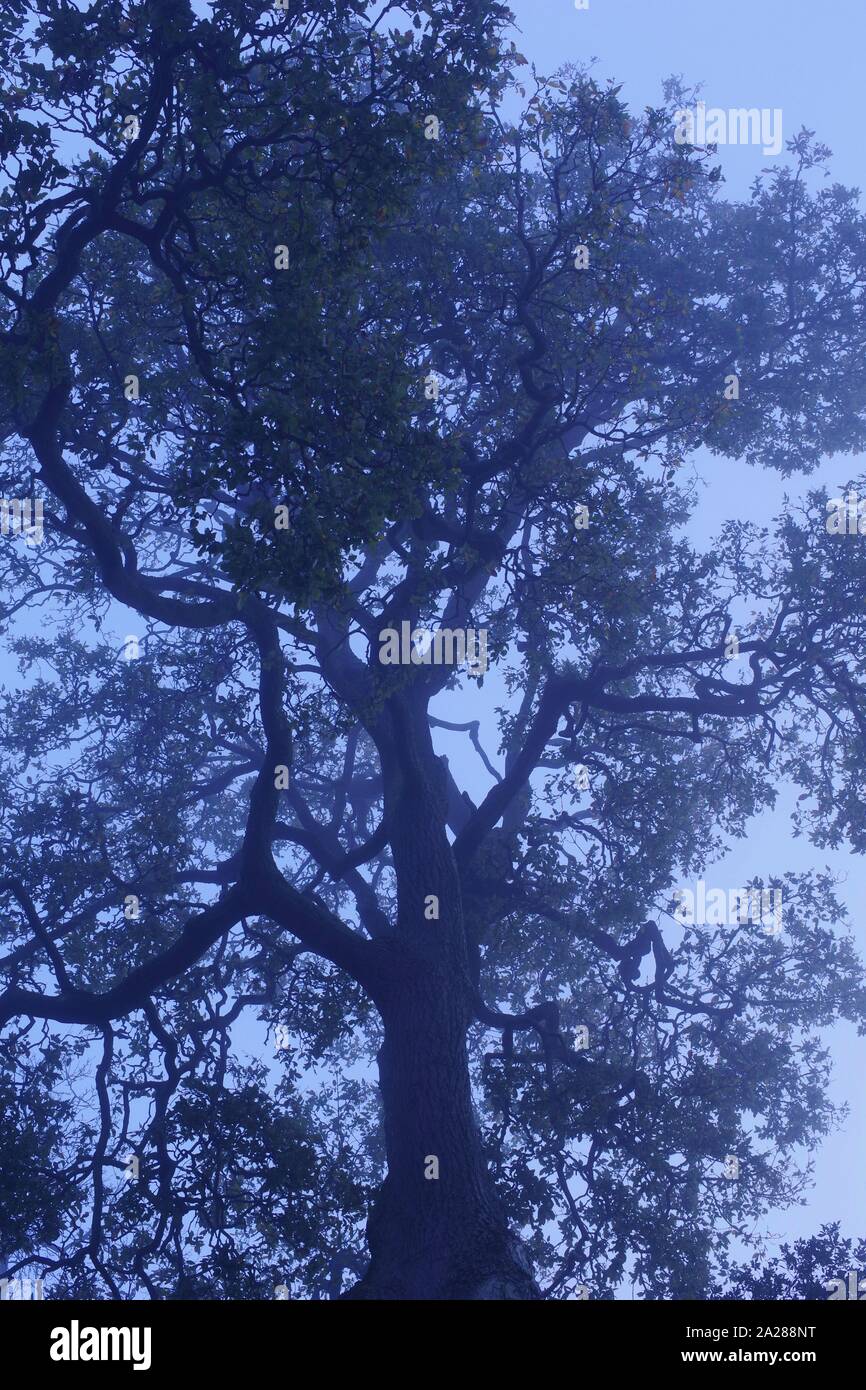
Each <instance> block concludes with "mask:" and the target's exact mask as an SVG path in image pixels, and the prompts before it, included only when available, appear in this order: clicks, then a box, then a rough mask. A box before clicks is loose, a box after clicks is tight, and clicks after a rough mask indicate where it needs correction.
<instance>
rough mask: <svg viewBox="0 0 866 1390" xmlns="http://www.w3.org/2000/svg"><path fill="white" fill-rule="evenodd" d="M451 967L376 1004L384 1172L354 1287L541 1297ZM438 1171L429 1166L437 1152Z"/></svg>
mask: <svg viewBox="0 0 866 1390" xmlns="http://www.w3.org/2000/svg"><path fill="white" fill-rule="evenodd" d="M453 983H454V982H453V981H449V980H448V978H447V976H446V977H443V976H438V977H437V976H432V977H431V975H430V973H429V972H427V973H425V974H422V973H421V972H414V971H413V972H407V973H406V975H404V976H403V977H402V979H400V980H399V981H398V982H397V983H396V985H395V988H394V990H393V997H391V998H390V999H386V1000H385V1001H383V1003H382V1005H380V1007H381V1009H382V1012H383V1017H384V1023H385V1039H384V1042H383V1045H382V1048H381V1050H380V1052H379V1078H380V1082H379V1084H380V1088H381V1094H382V1102H383V1106H384V1115H385V1138H386V1146H387V1155H388V1175H387V1178H386V1180H385V1183H384V1185H383V1187H382V1189H381V1191H380V1193H379V1195H378V1198H377V1200H376V1204H375V1207H374V1209H373V1212H372V1214H371V1216H370V1221H369V1223H368V1230H367V1235H368V1242H369V1246H370V1253H371V1257H372V1258H371V1263H370V1267H369V1269H368V1271H367V1273H366V1275H365V1276H364V1278H363V1279H362V1280H361V1281H360V1283H359V1284H358V1285H356V1286H355V1288H354V1289H353V1290H352V1291H351V1293H350V1294H349V1295H348V1296H349V1297H350V1298H374V1299H434V1300H436V1299H536V1298H539V1297H540V1294H539V1290H538V1288H537V1286H536V1284H535V1282H534V1280H533V1278H532V1274H531V1269H530V1266H529V1262H528V1260H527V1259H526V1256H525V1255H524V1253H523V1251H522V1249H521V1246H520V1242H519V1241H518V1240H516V1239H515V1238H514V1237H513V1236H512V1235H511V1234H510V1233H509V1231H508V1227H507V1223H506V1220H505V1215H504V1211H503V1210H502V1208H501V1206H500V1203H499V1201H498V1198H497V1196H496V1192H495V1190H494V1186H493V1181H492V1179H491V1177H490V1174H489V1171H488V1169H487V1165H486V1163H485V1160H484V1155H483V1152H482V1149H481V1143H480V1137H479V1133H478V1126H477V1124H476V1121H475V1116H474V1113H473V1106H472V1099H471V1094H470V1085H469V1071H468V1066H467V1059H466V1042H465V1037H466V1027H467V1024H468V1021H469V1014H468V1005H467V1001H466V999H465V998H463V997H462V995H463V992H462V991H459V990H455V989H454V988H453ZM433 1158H435V1159H437V1160H438V1169H439V1176H438V1178H432V1177H426V1176H425V1169H427V1170H428V1171H429V1169H430V1167H431V1164H430V1160H431V1159H433Z"/></svg>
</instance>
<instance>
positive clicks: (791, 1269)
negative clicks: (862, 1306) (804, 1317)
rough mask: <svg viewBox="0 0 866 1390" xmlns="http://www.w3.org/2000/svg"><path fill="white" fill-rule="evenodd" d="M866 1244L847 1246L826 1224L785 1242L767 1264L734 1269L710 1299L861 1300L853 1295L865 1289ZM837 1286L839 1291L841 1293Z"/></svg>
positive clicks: (757, 1262)
mask: <svg viewBox="0 0 866 1390" xmlns="http://www.w3.org/2000/svg"><path fill="white" fill-rule="evenodd" d="M864 1266H866V1242H864V1241H862V1240H860V1241H857V1242H855V1241H853V1240H846V1239H845V1237H844V1236H841V1235H840V1234H839V1222H838V1221H833V1222H827V1223H825V1225H823V1226H822V1227H821V1229H820V1230H819V1231H818V1234H817V1235H814V1236H809V1237H808V1239H804V1238H801V1239H800V1240H795V1241H794V1242H793V1243H792V1244H788V1243H787V1242H783V1243H782V1245H781V1246H780V1250H779V1254H778V1255H773V1256H771V1258H770V1259H765V1260H764V1261H763V1263H762V1261H761V1258H760V1257H759V1256H758V1255H755V1256H754V1257H753V1258H752V1259H751V1260H750V1261H749V1262H748V1264H739V1265H735V1266H734V1267H733V1268H732V1269H731V1270H730V1271H729V1273H728V1279H727V1282H726V1284H725V1285H724V1286H722V1287H719V1288H716V1289H714V1290H713V1297H714V1298H726V1299H752V1298H754V1299H763V1300H764V1301H770V1302H774V1303H778V1302H782V1301H786V1300H809V1301H812V1302H815V1301H818V1300H822V1299H827V1298H831V1299H834V1298H835V1299H836V1300H839V1299H840V1298H841V1299H846V1298H849V1297H851V1296H852V1290H855V1291H854V1293H853V1297H855V1298H862V1294H858V1293H857V1292H856V1289H859V1288H860V1287H862V1285H863V1283H864ZM840 1285H841V1287H840Z"/></svg>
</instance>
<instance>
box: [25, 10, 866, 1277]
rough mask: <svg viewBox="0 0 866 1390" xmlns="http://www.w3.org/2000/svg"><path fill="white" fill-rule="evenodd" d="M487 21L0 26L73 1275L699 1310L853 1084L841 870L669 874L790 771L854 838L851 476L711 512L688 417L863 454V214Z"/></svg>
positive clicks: (45, 912)
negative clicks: (838, 483)
mask: <svg viewBox="0 0 866 1390" xmlns="http://www.w3.org/2000/svg"><path fill="white" fill-rule="evenodd" d="M508 18H509V16H508V13H507V10H506V9H505V8H504V7H503V6H500V5H497V4H491V3H488V0H484V2H483V3H482V2H481V0H403V4H402V5H401V6H400V7H399V9H398V8H397V7H395V6H391V5H386V6H384V7H383V13H382V15H381V16H378V17H377V16H375V15H372V14H371V13H370V10H369V7H368V6H367V5H366V4H365V3H362V0H287V2H286V5H285V6H283V7H281V8H276V7H273V8H260V7H258V6H254V5H252V4H250V3H246V0H217V3H213V4H209V5H207V6H204V5H198V6H191V5H190V4H188V3H187V0H145V2H144V3H139V4H137V5H121V4H119V3H117V0H110V2H109V3H102V2H101V0H97V3H95V4H93V5H91V6H90V8H88V9H87V10H86V11H85V10H79V9H77V8H76V7H74V6H73V5H71V4H69V3H66V2H65V0H63V2H60V0H35V3H23V0H10V3H9V4H7V6H6V10H5V20H4V28H3V32H2V38H0V43H2V49H3V58H4V62H3V68H4V71H5V72H6V73H7V80H6V82H5V84H4V87H3V90H2V92H0V103H2V104H0V156H2V160H3V177H2V185H0V261H2V285H0V357H2V370H0V425H2V436H3V441H4V442H3V449H2V454H0V491H2V494H3V497H4V499H7V500H8V499H17V500H18V501H19V502H21V503H22V507H23V504H24V503H25V501H27V500H28V499H30V501H29V502H28V505H30V504H31V503H33V504H34V505H35V502H36V501H39V502H40V503H41V504H42V507H43V513H42V515H43V522H42V528H43V532H44V534H42V535H41V536H39V537H37V536H36V534H35V533H34V528H33V527H32V526H31V529H30V531H25V532H22V534H19V535H15V534H12V528H11V525H10V528H8V529H9V530H10V534H4V536H3V537H2V540H0V575H2V592H3V595H4V598H3V608H2V631H3V638H4V643H5V647H6V651H7V653H8V655H9V658H10V663H11V665H10V669H9V671H8V672H7V675H6V678H5V682H4V685H3V688H2V690H0V760H2V794H0V807H2V815H0V855H2V859H0V895H2V896H0V903H2V906H3V909H4V910H3V920H2V932H3V940H4V945H3V955H2V959H0V970H2V974H3V983H2V992H0V1023H2V1025H3V1026H4V1030H5V1031H4V1040H3V1044H2V1052H0V1096H2V1104H3V1110H4V1116H5V1119H4V1126H3V1129H2V1133H0V1171H2V1173H3V1189H4V1190H3V1195H2V1206H0V1261H2V1262H3V1264H4V1265H5V1267H6V1269H7V1271H10V1272H11V1273H15V1272H16V1271H18V1270H22V1269H27V1270H32V1271H33V1272H34V1273H38V1274H43V1275H44V1276H45V1278H46V1280H49V1281H50V1287H51V1290H52V1296H53V1297H61V1298H62V1297H74V1296H84V1297H90V1298H111V1297H115V1298H117V1297H131V1296H136V1295H141V1294H144V1295H145V1296H150V1297H151V1298H202V1299H209V1298H272V1297H274V1296H275V1291H276V1296H282V1295H283V1294H285V1295H287V1296H291V1297H299V1298H322V1297H336V1296H340V1295H343V1296H348V1297H354V1298H388V1299H405V1298H418V1297H420V1298H425V1299H458V1298H467V1297H468V1298H484V1299H490V1298H521V1299H533V1298H539V1297H547V1298H575V1297H585V1296H589V1297H591V1298H611V1297H614V1296H615V1295H616V1291H617V1289H618V1288H619V1287H620V1286H621V1285H622V1283H623V1281H624V1280H626V1279H628V1280H630V1281H631V1282H632V1285H633V1287H634V1288H635V1289H636V1290H637V1291H638V1294H639V1296H642V1297H647V1298H686V1297H704V1296H707V1295H708V1292H711V1291H712V1290H713V1289H714V1288H716V1289H717V1288H718V1287H719V1285H718V1282H717V1281H718V1280H720V1279H722V1278H723V1277H724V1276H725V1272H726V1271H727V1270H728V1269H729V1266H730V1264H731V1261H732V1260H734V1261H736V1259H739V1258H741V1253H742V1249H743V1246H744V1245H747V1244H748V1242H749V1239H750V1232H751V1231H752V1230H753V1228H754V1226H755V1220H756V1218H759V1217H760V1216H761V1215H762V1214H763V1213H765V1212H766V1211H767V1210H768V1209H769V1208H771V1207H780V1206H784V1205H786V1204H787V1203H791V1202H794V1201H796V1200H798V1198H799V1197H800V1196H801V1194H802V1193H803V1191H804V1190H805V1187H806V1184H807V1183H808V1179H809V1167H808V1155H809V1153H810V1152H811V1151H813V1150H814V1149H815V1147H816V1146H817V1145H818V1144H819V1143H820V1141H821V1139H822V1137H823V1136H825V1135H826V1134H827V1133H828V1131H829V1130H830V1128H831V1127H832V1126H833V1124H834V1123H835V1121H836V1119H837V1118H838V1115H837V1111H836V1110H835V1109H834V1106H833V1105H832V1104H831V1102H830V1099H829V1097H828V1092H827V1083H828V1077H829V1072H830V1057H829V1053H828V1049H827V1046H826V1042H825V1041H824V1033H825V1030H826V1029H827V1028H828V1027H829V1026H830V1025H832V1024H833V1023H835V1022H837V1021H838V1020H840V1019H848V1020H853V1021H854V1022H855V1023H856V1024H857V1026H858V1028H859V1029H860V1030H861V1031H863V1030H864V1027H866V989H864V980H863V973H862V965H861V962H860V960H859V958H858V955H857V952H856V950H855V947H854V942H853V939H852V936H851V933H850V930H849V929H848V926H847V923H846V920H845V912H844V909H843V907H842V905H841V904H840V903H839V901H838V899H837V897H836V895H835V892H834V883H833V880H832V878H831V876H830V874H829V873H823V872H817V871H803V872H799V873H786V874H784V875H781V874H774V873H773V866H772V865H770V866H768V872H767V876H766V879H765V881H764V883H763V884H760V885H757V887H758V888H764V889H767V890H771V891H774V892H781V893H782V894H783V901H784V926H783V930H781V931H775V930H772V929H768V927H767V923H766V922H765V921H763V920H762V919H761V917H760V915H759V914H751V917H750V920H748V921H743V920H740V919H739V918H738V919H737V920H735V921H731V922H727V923H718V924H716V925H710V926H706V925H703V926H702V925H697V924H691V925H689V924H686V925H683V921H682V917H681V916H679V917H678V915H677V912H676V910H675V909H676V898H675V896H674V890H675V888H676V885H677V884H679V883H682V882H684V881H686V880H688V879H689V878H694V877H696V876H697V875H699V874H700V873H701V872H702V871H703V870H704V869H705V867H706V866H707V865H708V864H709V863H711V862H712V861H713V859H714V857H716V856H717V855H718V854H719V853H720V852H721V850H722V849H723V848H724V847H725V845H726V844H728V843H730V842H731V840H733V839H735V838H737V837H742V836H743V835H744V834H745V833H746V831H747V826H748V825H749V823H750V822H751V819H752V818H753V817H756V816H759V815H760V813H761V812H762V811H764V810H767V809H768V808H771V807H772V806H773V805H774V803H775V800H776V796H777V789H778V786H779V784H780V781H786V782H790V783H793V784H795V785H796V787H797V788H798V793H799V798H800V799H799V800H798V801H797V803H796V805H797V810H796V813H795V826H794V829H795V830H796V832H797V833H803V834H808V835H809V836H810V837H811V839H812V841H813V842H814V843H815V844H816V845H817V846H819V847H821V846H838V845H841V844H847V845H848V846H849V847H850V848H851V850H852V851H853V852H858V853H859V852H862V850H863V848H864V844H866V819H864V809H863V797H862V785H863V782H862V765H863V759H864V755H866V698H864V688H863V679H862V655H861V654H862V651H863V647H864V638H866V608H864V599H866V561H864V559H863V554H862V550H861V548H860V546H859V545H858V543H857V538H852V537H850V536H844V535H836V534H832V533H831V531H830V530H828V528H827V526H826V525H825V515H826V508H825V500H826V499H825V497H824V495H823V494H822V493H821V492H820V491H819V490H815V491H814V492H813V493H811V494H810V496H809V500H808V503H807V505H805V506H804V507H801V508H794V507H793V506H790V507H787V508H786V509H785V510H784V512H783V513H782V514H781V515H780V517H779V518H778V521H777V524H776V525H775V526H774V527H773V528H772V529H771V530H767V529H766V528H761V527H759V526H757V525H756V524H754V523H753V522H752V521H750V520H749V518H748V515H746V516H744V517H743V518H742V519H741V520H739V521H737V522H731V523H727V524H726V525H725V526H724V527H723V528H722V530H721V532H720V535H719V536H718V539H717V541H716V544H715V545H714V547H713V548H712V549H711V550H709V551H707V552H706V553H700V552H698V551H697V550H696V549H695V547H694V546H693V545H692V544H690V543H689V541H688V540H687V539H686V537H685V536H684V534H683V524H684V522H685V520H686V519H687V517H688V514H689V510H690V507H691V506H692V505H693V504H694V501H695V492H694V489H693V488H692V486H691V485H690V484H689V482H688V481H687V477H688V471H687V467H686V465H687V463H688V460H689V459H690V458H691V457H692V456H693V455H694V454H695V453H696V451H698V450H699V449H707V450H709V451H710V452H711V454H712V456H713V466H714V467H716V468H718V469H719V470H724V469H725V466H726V460H730V459H746V460H747V461H748V462H749V463H751V464H753V465H754V466H755V467H764V468H769V469H774V470H776V471H777V472H778V473H780V474H782V475H789V474H794V473H804V472H805V473H808V472H809V471H810V470H812V469H814V468H815V467H816V465H817V464H818V463H819V462H820V460H821V459H822V458H824V457H825V456H826V455H828V454H833V453H843V454H846V453H854V452H856V451H857V450H859V449H862V447H863V445H864V441H866V411H864V407H866V367H864V361H866V357H864V347H866V329H864V300H863V288H864V283H866V222H864V219H863V216H862V213H861V211H860V208H859V205H858V200H857V195H856V193H855V192H853V191H851V190H848V189H845V188H843V187H841V186H839V185H838V184H836V183H834V182H832V181H830V180H827V179H823V178H822V177H821V175H822V172H823V169H824V166H825V164H826V161H827V155H828V152H827V151H826V150H825V149H824V148H823V147H822V146H821V145H820V144H819V143H818V142H817V141H816V140H815V138H814V136H813V135H812V134H811V133H809V132H806V131H804V132H801V133H800V134H799V135H798V136H797V137H795V139H794V140H792V141H791V142H790V146H789V151H788V157H787V159H786V160H785V161H784V162H783V163H780V164H779V165H778V166H777V167H776V168H775V169H774V171H773V172H770V173H767V174H765V175H763V176H762V177H761V178H760V179H758V180H757V181H756V183H755V185H754V187H753V189H752V191H751V194H750V196H749V197H748V198H747V199H745V200H742V201H732V200H729V199H726V197H725V192H724V182H723V180H722V179H720V177H719V170H718V166H717V164H716V163H715V152H714V150H713V149H712V148H706V149H700V148H696V147H693V146H690V145H684V144H678V143H677V142H676V141H675V139H674V129H675V112H676V110H677V109H679V108H681V107H682V106H683V105H684V104H685V103H687V102H688V101H689V100H690V99H691V98H692V96H693V94H692V93H689V92H688V91H685V90H684V89H683V88H682V86H681V85H679V84H677V83H674V82H669V83H668V84H667V86H666V87H665V89H664V95H663V98H662V101H661V104H660V105H659V106H658V107H657V108H647V109H646V110H644V111H643V112H641V113H635V112H633V111H630V110H629V108H628V107H627V105H626V103H625V100H624V97H622V96H621V94H620V89H619V88H618V87H615V86H613V85H611V84H609V83H608V84H605V83H604V82H602V81H599V80H598V79H597V78H596V77H595V76H593V75H592V73H591V71H589V70H584V69H582V68H578V67H566V68H564V69H563V70H562V71H561V72H560V73H558V74H555V75H554V76H553V77H550V78H546V77H543V76H541V75H539V74H537V73H536V72H535V71H534V69H533V70H532V72H531V76H528V75H527V71H526V70H527V69H528V68H529V65H528V64H527V62H526V60H525V59H524V57H523V55H521V54H520V53H519V52H518V51H517V49H516V48H515V46H514V44H513V42H512V41H511V38H510V35H509V30H508V28H507V23H508ZM856 481H857V480H854V483H855V485H856ZM860 486H861V488H862V489H863V491H864V492H866V483H863V482H861V483H860ZM6 510H7V512H9V515H10V516H11V511H10V509H9V507H8V506H7V509H6ZM21 510H22V509H21V508H19V511H21ZM28 514H29V515H30V516H31V517H33V515H34V514H35V513H34V511H33V509H32V506H31V510H30V512H29V513H28ZM470 631H471V633H472V634H474V635H475V636H476V637H477V636H478V634H483V635H484V643H485V645H484V646H483V649H482V650H483V653H484V656H483V660H480V661H479V660H477V659H476V661H475V663H474V665H473V664H472V663H471V662H470V663H469V664H468V665H467V663H463V664H462V665H461V664H460V663H459V661H457V660H454V658H453V650H454V643H453V641H452V643H451V648H452V657H451V660H448V658H447V657H446V658H445V659H444V660H436V659H435V657H436V656H437V654H439V655H441V650H442V648H436V647H434V646H431V645H427V646H425V644H424V641H423V639H421V638H418V637H417V636H416V638H415V639H414V641H413V639H412V636H411V634H413V633H415V634H418V633H424V632H426V633H427V634H428V637H431V636H434V637H437V639H438V638H441V637H442V635H443V634H445V633H447V634H449V637H450V638H453V637H454V634H460V635H461V636H462V635H466V634H467V633H469V632H470ZM389 632H390V633H394V634H403V633H404V632H405V633H407V634H408V645H404V648H403V651H402V659H401V660H400V661H399V662H398V663H397V664H388V663H386V662H385V661H383V660H382V659H381V658H382V653H383V641H384V640H385V634H387V633H389ZM467 640H468V639H467ZM443 647H444V642H443ZM461 650H462V649H461ZM446 750H447V752H446ZM458 750H459V751H458ZM732 1160H733V1162H732ZM732 1277H741V1276H740V1275H735V1276H732ZM743 1277H744V1276H743ZM714 1281H715V1282H714Z"/></svg>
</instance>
